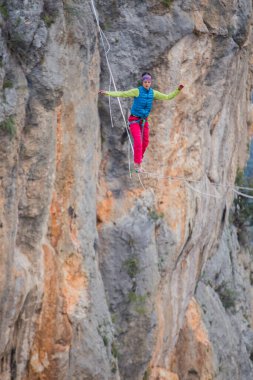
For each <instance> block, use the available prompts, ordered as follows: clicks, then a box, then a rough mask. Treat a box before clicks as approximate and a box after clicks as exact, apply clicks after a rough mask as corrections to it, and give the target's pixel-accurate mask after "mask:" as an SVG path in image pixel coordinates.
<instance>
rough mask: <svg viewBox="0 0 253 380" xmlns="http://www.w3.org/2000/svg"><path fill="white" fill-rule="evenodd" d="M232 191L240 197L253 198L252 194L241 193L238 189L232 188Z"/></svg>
mask: <svg viewBox="0 0 253 380" xmlns="http://www.w3.org/2000/svg"><path fill="white" fill-rule="evenodd" d="M232 190H233V192H234V193H236V194H238V195H241V196H242V197H244V198H249V199H253V196H252V195H248V194H245V193H242V192H241V191H238V190H236V189H235V188H233V189H232ZM251 190H253V189H251Z"/></svg>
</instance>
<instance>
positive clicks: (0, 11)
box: [0, 4, 9, 19]
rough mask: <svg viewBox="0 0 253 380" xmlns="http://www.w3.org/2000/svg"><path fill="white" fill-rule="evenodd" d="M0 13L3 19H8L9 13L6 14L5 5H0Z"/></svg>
mask: <svg viewBox="0 0 253 380" xmlns="http://www.w3.org/2000/svg"><path fill="white" fill-rule="evenodd" d="M0 13H1V15H2V16H3V18H5V19H6V18H8V17H9V13H8V9H7V8H6V5H3V4H0Z"/></svg>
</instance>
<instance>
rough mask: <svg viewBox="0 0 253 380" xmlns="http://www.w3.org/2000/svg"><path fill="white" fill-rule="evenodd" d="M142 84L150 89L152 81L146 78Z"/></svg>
mask: <svg viewBox="0 0 253 380" xmlns="http://www.w3.org/2000/svg"><path fill="white" fill-rule="evenodd" d="M142 85H143V87H144V88H146V90H149V89H150V86H151V81H150V80H147V79H145V80H144V81H143V82H142Z"/></svg>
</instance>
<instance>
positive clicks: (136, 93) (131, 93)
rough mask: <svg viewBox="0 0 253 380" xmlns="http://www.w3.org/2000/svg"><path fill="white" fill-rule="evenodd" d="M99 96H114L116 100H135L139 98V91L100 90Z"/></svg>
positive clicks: (134, 89) (136, 89) (135, 89)
mask: <svg viewBox="0 0 253 380" xmlns="http://www.w3.org/2000/svg"><path fill="white" fill-rule="evenodd" d="M99 94H102V95H108V96H112V97H114V98H135V97H136V96H139V89H138V88H133V89H131V90H128V91H104V90H100V91H99Z"/></svg>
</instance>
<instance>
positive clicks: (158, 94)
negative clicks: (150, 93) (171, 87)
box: [154, 84, 184, 100]
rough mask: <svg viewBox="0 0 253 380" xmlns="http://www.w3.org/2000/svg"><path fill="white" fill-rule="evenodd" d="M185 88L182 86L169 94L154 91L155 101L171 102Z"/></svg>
mask: <svg viewBox="0 0 253 380" xmlns="http://www.w3.org/2000/svg"><path fill="white" fill-rule="evenodd" d="M183 88H184V86H183V85H182V84H180V86H178V88H177V89H176V90H175V91H173V92H170V93H169V94H163V93H162V92H159V91H156V90H154V99H155V100H171V99H173V98H175V96H177V95H178V94H179V93H180V91H181V90H182V89H183Z"/></svg>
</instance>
